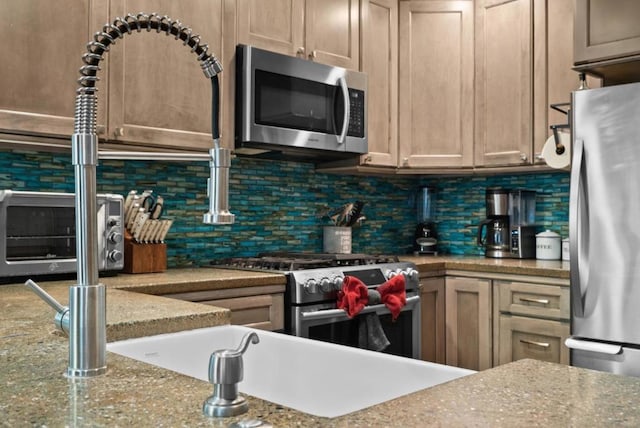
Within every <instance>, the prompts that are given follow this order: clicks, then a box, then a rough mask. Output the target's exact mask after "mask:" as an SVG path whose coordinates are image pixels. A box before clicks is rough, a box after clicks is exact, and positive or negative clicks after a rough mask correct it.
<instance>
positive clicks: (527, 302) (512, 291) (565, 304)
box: [495, 281, 569, 320]
mask: <svg viewBox="0 0 640 428" xmlns="http://www.w3.org/2000/svg"><path fill="white" fill-rule="evenodd" d="M495 283H496V285H497V286H498V287H497V288H496V290H497V292H498V293H499V294H498V307H499V310H500V312H508V313H511V314H513V315H527V316H535V317H541V318H551V319H556V320H568V319H569V288H568V287H559V286H553V285H542V284H533V283H526V282H509V281H496V282H495Z"/></svg>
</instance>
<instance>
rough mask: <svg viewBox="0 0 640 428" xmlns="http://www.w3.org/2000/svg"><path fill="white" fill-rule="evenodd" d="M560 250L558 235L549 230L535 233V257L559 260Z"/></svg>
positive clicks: (560, 244)
mask: <svg viewBox="0 0 640 428" xmlns="http://www.w3.org/2000/svg"><path fill="white" fill-rule="evenodd" d="M561 252H562V243H561V240H560V235H558V234H557V233H555V232H552V231H550V230H545V231H544V232H540V233H538V234H537V235H536V259H538V260H560V254H561Z"/></svg>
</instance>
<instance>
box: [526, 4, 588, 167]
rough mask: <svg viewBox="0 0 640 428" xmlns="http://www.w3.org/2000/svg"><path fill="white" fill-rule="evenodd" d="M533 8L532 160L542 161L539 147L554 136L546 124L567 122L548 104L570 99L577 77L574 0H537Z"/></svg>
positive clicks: (565, 118)
mask: <svg viewBox="0 0 640 428" xmlns="http://www.w3.org/2000/svg"><path fill="white" fill-rule="evenodd" d="M533 8H534V10H533V13H534V33H533V37H534V39H533V40H534V62H533V76H534V77H533V79H534V80H533V88H534V106H533V109H534V111H533V116H534V129H533V155H534V156H533V161H534V162H535V163H538V164H541V163H544V159H541V157H540V155H541V153H542V147H543V146H544V143H545V142H546V140H547V138H549V137H550V136H551V135H553V132H552V131H551V129H550V128H549V126H550V125H560V124H566V123H568V120H569V118H568V117H567V115H565V114H562V113H560V112H558V111H556V110H553V109H551V108H550V107H549V106H550V105H551V104H559V103H568V102H570V101H571V92H572V91H574V90H575V89H576V88H577V87H578V83H579V79H578V73H577V72H575V71H573V70H572V66H573V14H574V0H550V1H549V0H547V1H536V2H534V5H533ZM591 83H593V82H591ZM566 109H567V107H565V110H566Z"/></svg>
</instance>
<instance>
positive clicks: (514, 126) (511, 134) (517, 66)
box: [475, 0, 533, 166]
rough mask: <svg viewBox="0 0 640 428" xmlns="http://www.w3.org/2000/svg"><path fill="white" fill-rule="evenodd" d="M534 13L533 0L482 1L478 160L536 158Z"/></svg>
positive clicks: (510, 162) (491, 163)
mask: <svg viewBox="0 0 640 428" xmlns="http://www.w3.org/2000/svg"><path fill="white" fill-rule="evenodd" d="M532 16H533V14H532V6H531V0H508V1H504V0H479V1H478V2H476V146H475V164H476V165H478V166H502V165H505V166H506V165H527V164H529V163H530V161H531V157H532V142H533V135H532V133H533V131H532V130H533V126H532V121H533V114H532V63H531V61H532V35H531V31H532Z"/></svg>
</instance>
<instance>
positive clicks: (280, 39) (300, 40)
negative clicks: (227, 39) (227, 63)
mask: <svg viewBox="0 0 640 428" xmlns="http://www.w3.org/2000/svg"><path fill="white" fill-rule="evenodd" d="M237 1H238V2H237V14H238V43H241V44H245V45H252V46H255V47H258V48H261V49H266V50H269V51H272V52H278V53H281V54H284V55H292V56H293V55H296V54H297V53H298V51H300V53H303V52H304V0H269V1H268V2H266V1H264V0H237Z"/></svg>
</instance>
